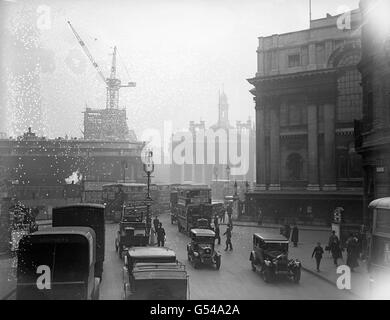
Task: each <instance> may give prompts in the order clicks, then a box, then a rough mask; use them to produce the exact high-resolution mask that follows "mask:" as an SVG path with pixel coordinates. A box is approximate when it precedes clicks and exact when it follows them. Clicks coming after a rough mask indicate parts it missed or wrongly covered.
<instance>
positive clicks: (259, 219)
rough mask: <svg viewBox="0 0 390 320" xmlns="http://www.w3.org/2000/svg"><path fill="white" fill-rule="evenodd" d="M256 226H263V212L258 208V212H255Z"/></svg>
mask: <svg viewBox="0 0 390 320" xmlns="http://www.w3.org/2000/svg"><path fill="white" fill-rule="evenodd" d="M257 224H258V225H259V226H261V225H262V224H263V212H262V211H261V209H260V208H259V210H258V211H257Z"/></svg>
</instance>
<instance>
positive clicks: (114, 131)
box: [84, 108, 137, 142]
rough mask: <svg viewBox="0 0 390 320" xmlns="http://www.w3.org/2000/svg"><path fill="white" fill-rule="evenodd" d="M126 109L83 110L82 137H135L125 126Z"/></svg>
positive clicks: (124, 138) (130, 138) (114, 138)
mask: <svg viewBox="0 0 390 320" xmlns="http://www.w3.org/2000/svg"><path fill="white" fill-rule="evenodd" d="M126 120H127V118H126V109H91V108H86V110H85V111H84V139H86V140H127V141H132V142H135V141H136V140H137V137H136V135H135V133H134V131H133V130H129V128H128V126H127V121H126Z"/></svg>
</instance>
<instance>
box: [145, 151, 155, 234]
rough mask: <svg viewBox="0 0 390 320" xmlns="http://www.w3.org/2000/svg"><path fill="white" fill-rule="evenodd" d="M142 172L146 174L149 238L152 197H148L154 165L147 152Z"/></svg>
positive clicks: (151, 155) (150, 154) (149, 153)
mask: <svg viewBox="0 0 390 320" xmlns="http://www.w3.org/2000/svg"><path fill="white" fill-rule="evenodd" d="M144 171H145V173H146V176H147V178H148V192H147V195H146V229H147V233H148V235H149V236H150V229H151V224H152V223H151V222H152V219H151V217H150V206H151V203H152V201H153V199H152V197H151V196H150V178H151V175H152V173H153V171H154V163H153V152H152V151H150V150H149V151H147V153H146V155H145V161H144Z"/></svg>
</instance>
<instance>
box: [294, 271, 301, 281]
mask: <svg viewBox="0 0 390 320" xmlns="http://www.w3.org/2000/svg"><path fill="white" fill-rule="evenodd" d="M300 280H301V269H297V270H295V272H294V282H295V283H299V281H300Z"/></svg>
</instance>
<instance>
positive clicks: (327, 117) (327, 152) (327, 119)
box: [323, 103, 336, 191]
mask: <svg viewBox="0 0 390 320" xmlns="http://www.w3.org/2000/svg"><path fill="white" fill-rule="evenodd" d="M323 108H324V164H325V165H324V170H325V172H324V174H323V176H324V179H323V181H324V186H323V190H326V191H331V190H336V159H335V158H336V152H335V149H336V139H335V136H336V125H335V124H336V110H335V109H336V108H335V105H334V104H333V103H326V104H325V105H324V106H323Z"/></svg>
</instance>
